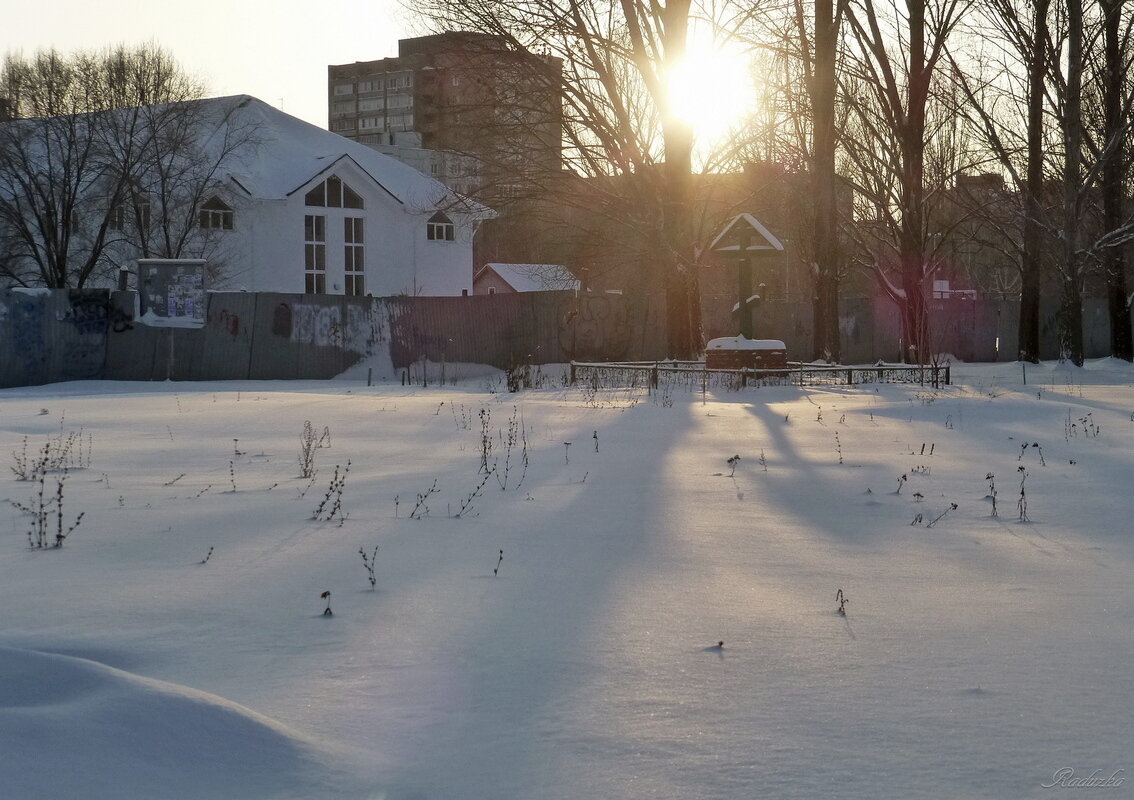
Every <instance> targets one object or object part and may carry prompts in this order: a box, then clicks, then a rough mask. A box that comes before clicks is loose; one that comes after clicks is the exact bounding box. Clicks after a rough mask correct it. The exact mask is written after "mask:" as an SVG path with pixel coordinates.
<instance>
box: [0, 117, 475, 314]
mask: <svg viewBox="0 0 1134 800" xmlns="http://www.w3.org/2000/svg"><path fill="white" fill-rule="evenodd" d="M139 112H142V113H139ZM144 112H152V113H144ZM178 112H184V113H178ZM111 113H112V114H117V115H118V117H103V119H109V120H110V121H111V123H112V125H111V126H110V127H108V130H110V131H111V132H112V133H114V134H120V133H121V131H124V130H128V126H127V125H126V123H125V121H133V120H138V119H143V120H151V121H156V122H150V123H146V124H143V125H141V126H140V127H137V128H136V129H135V130H136V131H138V132H135V133H132V134H125V135H123V136H122V139H123V140H124V141H126V142H131V141H146V142H150V143H159V145H158V146H156V148H157V149H155V151H154V153H155V155H154V156H153V158H151V159H149V160H146V159H141V160H138V161H137V162H136V163H132V164H131V166H129V167H121V166H118V164H119V162H118V161H117V160H116V159H117V155H118V151H119V150H122V148H121V147H120V146H119V145H117V144H115V145H111V146H109V147H107V146H105V145H104V146H103V147H104V150H105V151H106V153H107V155H106V160H105V163H106V164H107V167H106V168H105V169H103V170H102V171H101V172H93V171H92V175H93V177H89V178H84V180H83V182H82V184H81V186H82V188H81V189H80V192H81V195H82V196H81V202H79V203H77V204H76V206H75V209H76V210H75V212H73V213H72V214H69V215H67V219H69V220H74V221H73V222H71V223H70V224H71V225H72V227H73V228H74V234H75V235H74V236H73V237H72V238H71V241H72V245H71V246H72V247H73V248H74V249H73V257H74V258H75V259H77V260H82V259H83V258H88V259H89V258H91V256H90V254H92V253H97V259H98V266H99V269H98V270H97V271H96V272H94V273H92V274H91V276H90V278H89V279H86V280H87V283H86V285H87V286H90V287H97V286H112V285H113V284H114V283H115V282H116V281H120V280H121V276H120V272H121V271H123V270H125V271H133V265H134V264H135V263H136V259H139V258H191V259H204V260H205V261H206V263H207V267H206V274H207V275H208V285H207V288H208V289H214V290H228V291H249V292H284V293H306V294H329V295H356V296H365V295H370V296H373V297H385V296H397V295H409V296H431V295H432V296H445V295H449V296H452V295H461V294H466V293H467V294H471V293H472V288H473V236H474V234H475V232H476V228H477V226H478V225H479V223H480V222H481V221H482V220H484V219H486V218H488V217H491V216H493V212H492V211H491V210H490V209H488V208H486V207H484V206H482V205H479V204H477V203H475V202H473V201H471V200H469V199H467V198H465V197H463V196H461V195H458V194H456V193H455V192H453V190H451V189H449V188H448V187H446V186H445V185H444V184H442V183H440V182H439V181H437V180H435V179H434V178H431V177H429V176H426V175H424V174H422V173H421V172H419V171H417V170H416V169H414V168H413V167H410V166H407V165H406V164H403V163H402V162H400V161H398V160H397V159H395V158H392V157H390V156H388V155H384V154H382V153H379V152H377V151H376V150H373V149H371V148H370V147H367V146H365V145H362V144H359V143H357V142H353V141H351V140H349V139H346V138H344V137H342V136H339V135H338V134H335V133H331V132H329V131H326V130H323V129H322V128H318V127H316V126H314V125H311V124H308V123H307V122H304V121H302V120H300V119H297V118H295V117H292V116H290V115H288V114H285V113H283V112H282V111H280V110H278V109H276V108H273V107H272V106H270V105H268V104H266V103H264V102H262V101H260V100H257V99H256V98H254V97H249V96H247V95H238V96H232V97H218V98H211V99H207V100H198V101H191V102H190V103H185V104H179V103H175V104H169V105H166V106H151V107H147V108H145V109H124V110H121V111H119V112H111ZM68 119H74V120H77V121H79V122H80V123H82V122H85V121H89V120H93V119H95V117H94V116H93V115H79V116H77V117H74V118H64V117H56V118H47V119H39V120H37V119H29V120H19V121H15V122H9V123H4V124H8V125H12V126H14V127H12V128H9V129H8V131H7V133H9V134H10V136H9V139H10V140H13V141H15V140H17V139H18V140H19V141H20V143H21V146H23V147H24V148H25V149H24V150H23V151H21V152H22V153H23V154H24V155H25V156H26V159H31V160H34V159H35V158H36V153H42V152H48V150H49V149H50V148H53V149H54V150H58V151H63V150H64V149H65V147H68V146H71V145H72V144H73V143H72V142H70V141H67V142H62V143H60V137H59V135H58V134H54V133H52V131H53V130H56V129H65V128H66V127H67V126H63V125H54V127H52V125H53V121H60V120H64V121H65V120H68ZM117 119H121V120H124V122H123V123H122V124H120V125H118V127H117V128H115V127H113V123H114V122H115V120H117ZM160 126H165V127H164V128H162V127H160ZM76 127H79V126H76ZM150 128H157V129H158V135H157V136H151V135H150V134H149V129H150ZM51 136H55V139H54V140H52V143H51V144H50V145H48V146H43V145H39V144H37V142H38V141H49V139H50V137H51ZM131 137H133V138H131ZM105 138H108V139H109V138H110V137H105ZM165 141H171V142H180V143H181V144H179V145H178V146H177V147H176V148H175V147H170V148H166V149H163V148H161V147H160V143H162V142H165ZM115 148H117V149H115ZM72 149H73V148H72ZM123 152H125V151H123ZM27 154H30V155H27ZM26 163H28V164H31V166H29V167H28V169H31V168H33V167H34V164H32V162H31V161H27V162H26ZM123 171H127V172H126V174H127V175H128V177H127V178H123V179H118V182H117V183H116V179H115V177H114V176H115V175H116V174H121V173H122V172H123ZM5 174H7V173H5ZM122 181H125V183H123V182H122ZM123 187H126V188H123ZM0 190H3V191H4V192H5V194H3V197H5V198H8V199H9V200H11V201H12V202H10V203H9V206H11V207H13V208H22V207H23V205H22V198H21V191H22V190H21V188H20V186H19V182H18V181H13V182H12V183H11V185H8V184H5V186H0ZM52 190H53V191H54V188H53V189H52ZM25 194H26V192H25ZM115 198H122V199H115ZM56 216H59V215H56ZM41 218H42V217H41ZM26 229H27V230H31V231H33V232H34V231H36V230H37V228H36V227H35V225H34V224H33V225H29V226H27V227H26ZM0 233H3V231H0ZM95 234H97V237H96V235H95ZM27 238H30V237H29V236H25V239H27ZM14 240H16V239H14V238H13V237H11V236H8V237H6V238H5V237H0V243H2V242H3V241H14ZM75 242H79V244H75ZM83 242H95V243H96V244H92V245H90V246H89V248H88V251H87V253H86V254H84V251H83V247H84V246H85V245H84V244H83ZM95 247H98V248H99V249H97V250H96V249H94V248H95ZM7 253H8V255H7V258H8V261H7V262H6V263H8V264H10V265H13V264H14V265H15V266H16V267H19V268H22V267H23V265H25V264H26V263H31V262H30V261H29V257H28V256H27V255H20V254H19V252H17V251H13V250H12V249H9V250H8V251H7ZM2 257H4V252H3V251H2V249H0V258H2ZM10 272H11V270H10ZM23 274H25V275H31V276H33V278H34V276H35V275H36V273H35V271H34V270H30V271H29V270H27V269H25V270H24V272H23ZM25 280H27V279H25ZM135 282H136V279H134V280H129V281H128V284H134V283H135ZM26 285H35V284H34V283H27V284H26Z"/></svg>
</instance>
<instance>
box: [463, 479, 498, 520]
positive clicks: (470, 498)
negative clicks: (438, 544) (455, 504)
mask: <svg viewBox="0 0 1134 800" xmlns="http://www.w3.org/2000/svg"><path fill="white" fill-rule="evenodd" d="M495 472H496V470H495V469H493V470H492V471H491V472H487V473H485V475H484V477H483V478H481V479H480V483H479V484H477V487H476V488H475V489H473V490H472V491H471V492H469V493H468V495H467V496H466V497H465V499H464V500H462V501H461V506H460V508H458V509H457V513H456V514H454V515H453V516H454V517H463V516H466V515H467V514H468V513H469V512H471V511H472V508H473V502H474V501H475V500H476V499H477V498H478V497H480V495H481V492H483V491H484V486H485V484H486V483H488V479H489V478H490V477H491V476H492V475H493V474H494V473H495Z"/></svg>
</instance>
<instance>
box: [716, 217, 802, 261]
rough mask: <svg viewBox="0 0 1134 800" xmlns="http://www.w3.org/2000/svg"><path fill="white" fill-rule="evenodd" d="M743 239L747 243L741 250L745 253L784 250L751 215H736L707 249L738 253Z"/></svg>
mask: <svg viewBox="0 0 1134 800" xmlns="http://www.w3.org/2000/svg"><path fill="white" fill-rule="evenodd" d="M745 238H747V241H748V244H747V246H745V247H744V248H743V249H744V251H745V252H760V251H765V252H767V251H777V252H779V251H782V250H783V249H784V246H783V243H782V242H780V240H779V239H777V238H776V237H775V236H774V235H773V234H772V232H771V231H770V230H768V229H767V228H765V227H764V225H763V223H761V222H760V220H758V219H756V217H754V216H752V215H751V214H738V215H737V216H736V217H734V218H733V219H732V221H731V222H729V223H728V225H726V226H725V229H724V230H723V231H721V232H720V233H719V234H718V235H717V238H716V239H713V243H712V244H711V245H709V249H710V250H716V251H718V252H730V251H731V252H734V253H739V252H740V250H741V244H742V241H743V240H744V239H745Z"/></svg>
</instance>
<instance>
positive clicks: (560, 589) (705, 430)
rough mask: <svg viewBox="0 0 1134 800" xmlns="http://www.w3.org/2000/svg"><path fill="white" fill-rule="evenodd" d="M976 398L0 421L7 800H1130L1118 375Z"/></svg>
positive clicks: (449, 401) (545, 402)
mask: <svg viewBox="0 0 1134 800" xmlns="http://www.w3.org/2000/svg"><path fill="white" fill-rule="evenodd" d="M953 376H954V384H955V385H953V386H950V387H945V388H943V389H942V390H940V391H936V390H933V389H930V388H927V387H919V386H898V385H882V386H877V387H874V386H863V387H814V388H808V389H805V390H800V389H799V388H792V387H764V388H759V389H748V390H745V391H743V392H738V393H724V392H720V393H711V392H710V393H709V394H708V395H707V396H705V397H702V395H701V394H700V393H689V392H687V391H683V390H677V391H674V392H672V393H664V392H663V393H661V394H656V395H654V396H650V395H646V394H643V393H639V392H631V391H626V390H622V391H615V392H611V391H603V392H599V393H598V394H597V395H595V396H593V397H590V396H587V395H585V394H584V393H582V392H580V391H579V390H575V389H563V388H545V389H539V390H533V391H525V392H522V393H519V394H508V393H506V392H501V391H500V381H499V380H498V379H497V380H486V379H484V378H470V379H467V380H465V381H463V382H461V383H460V384H459V385H457V386H443V387H433V386H431V387H429V388H425V389H423V388H421V387H420V386H418V387H402V386H400V385H396V384H383V385H380V386H375V387H366V386H365V381H361V382H360V381H355V380H339V381H331V382H310V383H306V382H305V383H248V382H244V383H216V384H181V383H177V384H172V383H171V384H112V383H94V382H87V383H73V384H60V385H53V386H46V387H34V388H22V389H8V390H3V391H0V460H3V461H4V465H5V466H4V471H5V476H4V477H2V478H0V501H2V506H0V533H2V537H0V607H2V608H3V609H4V613H3V615H2V617H0V764H3V776H2V778H0V795H2V796H4V797H6V798H13V799H14V800H32V799H33V798H45V799H46V798H65V797H83V798H135V797H145V798H269V797H296V798H389V799H390V800H426V798H428V799H429V800H435V799H443V800H465V799H469V798H485V799H486V800H488V799H490V798H491V799H492V800H499V799H501V798H508V799H514V800H544V799H548V800H568V798H571V799H574V798H647V797H649V798H754V797H768V798H808V799H810V798H823V797H837V798H943V797H948V798H993V797H995V798H1039V797H1044V798H1048V797H1060V796H1068V795H1069V796H1082V794H1083V792H1082V790H1081V789H1079V788H1077V787H1076V785H1075V783H1076V781H1080V782H1082V781H1084V779H1092V778H1091V776H1092V775H1093V776H1094V777H1093V780H1095V781H1103V780H1109V781H1110V782H1111V783H1112V784H1113V783H1115V782H1117V783H1118V784H1120V785H1118V786H1111V787H1110V788H1102V787H1100V788H1098V792H1099V793H1101V794H1096V793H1093V792H1092V793H1091V796H1092V797H1095V796H1105V797H1129V796H1132V794H1134V793H1132V792H1131V787H1134V774H1131V773H1134V764H1132V763H1131V759H1132V755H1131V741H1132V733H1134V713H1132V712H1134V670H1132V669H1131V657H1132V655H1134V647H1132V645H1134V627H1132V626H1131V622H1130V620H1131V616H1132V614H1134V581H1132V580H1131V575H1132V572H1134V569H1132V568H1134V536H1132V525H1131V520H1132V518H1134V500H1132V489H1134V486H1132V481H1134V469H1132V467H1134V388H1132V387H1134V370H1132V369H1131V368H1130V366H1129V365H1126V364H1121V363H1118V362H1114V361H1109V360H1107V361H1099V362H1092V363H1090V364H1088V366H1087V367H1086V368H1085V369H1075V368H1071V367H1068V366H1065V365H1057V364H1045V365H1042V366H1038V367H1036V366H1029V368H1028V372H1027V384H1026V385H1025V384H1024V383H1023V382H1022V379H1023V371H1022V369H1021V367H1020V365H1018V364H998V365H955V366H954V369H953ZM482 415H483V416H484V417H487V420H486V423H485V425H483V426H482V419H483V417H482ZM513 419H514V420H515V423H516V425H517V426H520V425H522V430H523V432H524V435H523V436H521V435H520V434H519V433H517V435H516V441H515V444H514V445H513V446H512V448H511V450H510V451H509V449H508V447H507V441H506V439H507V435H508V429H509V423H510V421H511V420H513ZM307 420H310V422H311V423H312V426H313V429H314V431H315V432H316V434H317V435H321V434H322V432H323V430H324V428H326V429H328V430H329V433H330V440H329V445H330V446H329V447H323V448H320V449H318V450H317V451H315V466H316V467H317V474H316V476H315V478H314V480H313V481H309V480H305V479H302V478H300V477H298V476H299V473H300V465H299V463H298V456H299V451H300V439H301V434H302V432H303V427H304V422H305V421H307ZM485 429H487V431H488V433H489V438H490V440H491V443H492V448H491V452H490V453H488V454H487V461H488V462H489V464H495V467H496V472H495V473H494V474H493V475H491V476H489V477H488V479H487V482H485V475H484V474H483V473H482V470H481V466H482V462H483V461H484V460H485V453H484V446H483V441H482V433H483V430H485ZM72 432H74V433H76V434H77V435H76V436H74V437H70V438H68V437H69V434H71V433H72ZM25 437H27V457H28V458H29V459H34V458H35V457H36V456H37V455H38V453H39V451H40V448H42V447H43V446H44V445H45V444H47V443H48V442H54V443H55V447H56V449H57V450H58V448H60V447H63V448H66V447H67V443H68V441H69V442H70V453H69V460H70V461H71V462H72V463H73V466H72V467H71V469H70V470H69V472H68V473H67V475H66V478H65V481H64V484H63V486H64V492H63V496H64V506H63V528H64V532H66V529H67V528H69V527H70V526H71V525H72V524H73V523H74V520H75V518H76V516H77V515H78V514H79V513H80V512H82V513H83V517H82V519H81V522H80V524H79V525H78V527H76V528H75V529H74V530H73V532H71V534H70V535H69V536H68V537H67V538H66V540H65V543H64V546H63V547H62V548H61V549H45V550H37V549H33V548H31V547H29V539H28V531H29V529H30V528H31V527H32V526H33V524H34V519H33V517H32V516H31V515H29V514H27V513H23V512H21V511H20V510H19V509H18V508H16V507H15V506H14V505H13V503H16V504H20V505H22V506H25V507H34V506H36V504H37V503H38V500H37V499H36V492H37V490H38V483H36V482H34V481H20V480H17V477H16V475H14V474H12V473H11V472H9V471H8V469H7V467H9V466H15V467H18V466H19V465H20V459H21V458H22V457H23V455H22V454H23V452H24V451H23V447H24V439H25ZM524 438H526V456H527V465H526V467H525V465H524V463H523V456H524V455H525V444H524V441H523V439H524ZM234 440H235V441H234ZM567 442H570V445H569V446H568V445H566V444H565V443H567ZM80 443H81V444H80ZM80 446H81V450H80ZM734 455H738V456H739V460H738V461H735V462H734V463H733V464H731V465H730V464H729V458H730V457H731V456H734ZM506 457H507V458H508V466H507V481H506V483H507V486H506V489H502V488H501V484H502V483H503V482H504V477H505V475H504V473H505V459H506ZM348 460H349V462H350V465H349V472H347V473H346V479H345V483H343V484H341V487H342V493H341V512H342V515H345V521H342V518H341V516H340V515H335V516H334V517H333V518H332V519H330V520H325V519H324V520H315V519H313V518H312V517H313V513H314V512H315V511H316V508H317V507H318V506H319V505H320V503H321V502H322V501H323V499H324V497H326V496H327V495H328V494H330V497H331V499H330V501H329V502H328V503H327V505H326V506H324V508H323V514H322V516H323V517H326V516H327V515H328V512H329V511H330V509H331V508H332V507H333V505H334V502H335V499H336V497H337V496H338V492H337V491H335V490H333V488H332V486H331V484H332V479H333V476H334V474H335V469H336V466H338V467H339V474H340V476H341V475H342V474H343V470H344V469H345V468H346V466H347V462H348ZM990 474H991V475H992V476H994V477H993V478H991V479H990V478H988V477H986V476H988V475H990ZM902 476H905V479H904V480H903V479H902ZM60 477H61V473H58V472H49V473H48V474H47V476H46V479H45V481H44V486H45V495H44V500H43V502H44V503H48V502H49V501H50V500H51V499H52V498H53V497H55V496H56V493H57V491H58V490H57V486H58V480H59V478H60ZM1021 482H1023V488H1024V492H1025V496H1024V499H1025V500H1026V517H1027V521H1023V520H1021V519H1020V517H1021V508H1020V503H1019V500H1020V489H1021ZM993 483H994V485H995V491H996V512H997V513H996V515H994V514H993V501H992V499H991V488H990V486H991V484H993ZM419 495H428V496H427V497H426V499H425V500H424V501H423V505H425V506H428V512H425V511H424V510H423V508H421V507H418V508H416V509H415V506H416V505H417V500H418V496H419ZM9 501H11V502H9ZM953 504H956V507H955V508H954V507H953ZM49 511H50V513H49V514H48V516H47V517H46V518H45V521H44V527H45V529H46V530H45V533H46V534H47V535H48V538H49V541H51V540H53V539H54V536H55V533H56V532H57V530H58V526H59V520H58V516H57V515H56V512H55V509H54V508H50V509H49ZM458 515H459V516H458ZM340 523H341V524H340ZM375 547H377V551H376V552H377V555H376V560H375V575H374V577H375V581H376V583H375V587H374V588H373V589H372V588H371V585H370V581H369V579H368V573H367V570H366V569H365V566H364V564H363V560H362V557H361V556H360V554H359V549H360V548H362V549H364V551H366V552H367V554H368V555H371V554H373V553H374V552H375V551H374V548H375ZM501 550H503V560H502V561H501V560H500V555H499V551H501ZM210 552H211V554H210ZM202 562H205V563H202ZM497 568H498V573H497V574H494V570H496V569H497ZM840 589H841V590H842V591H843V593H844V596H845V597H846V598H848V600H849V602H848V603H847V604H846V616H845V617H843V616H840V615H839V614H838V613H836V608H837V604H836V592H837V591H838V590H840ZM326 591H329V592H331V596H330V597H329V602H330V605H331V607H332V608H333V616H325V615H324V614H323V610H324V605H325V601H324V599H323V598H322V597H321V595H322V594H323V593H324V592H326ZM719 640H723V641H724V647H723V648H721V649H715V648H713V647H712V646H713V645H715V644H716V643H717V642H718V641H719ZM1061 770H1062V772H1060V771H1061ZM1068 770H1073V773H1069V772H1068ZM1053 784H1054V785H1053Z"/></svg>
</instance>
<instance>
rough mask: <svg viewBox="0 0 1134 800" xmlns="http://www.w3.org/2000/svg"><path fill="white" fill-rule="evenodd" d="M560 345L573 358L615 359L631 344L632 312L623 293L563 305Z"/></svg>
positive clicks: (580, 299) (625, 351)
mask: <svg viewBox="0 0 1134 800" xmlns="http://www.w3.org/2000/svg"><path fill="white" fill-rule="evenodd" d="M560 309H561V312H562V313H561V314H560V316H559V320H560V322H559V347H560V349H561V350H562V351H563V353H564V354H565V355H566V356H567V357H568V358H570V359H572V360H578V361H587V360H604V361H613V360H617V359H620V358H624V357H625V356H626V353H627V352H628V350H629V347H630V314H629V313H628V309H627V308H626V303H625V301H624V300H623V298H622V297H620V296H617V295H616V296H608V295H596V296H593V297H586V296H584V297H580V298H578V299H570V300H565V301H564V303H563V304H562V305H561V306H560Z"/></svg>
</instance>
